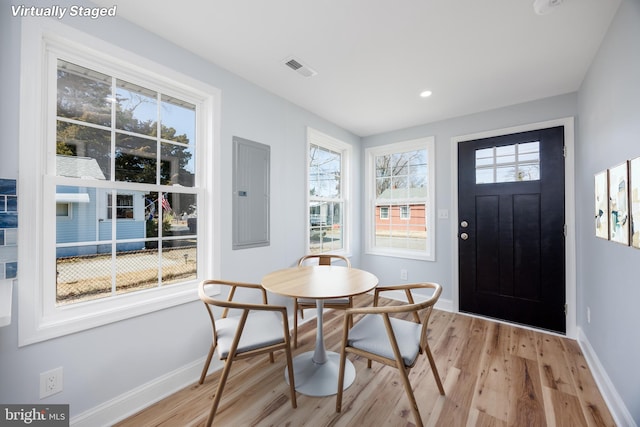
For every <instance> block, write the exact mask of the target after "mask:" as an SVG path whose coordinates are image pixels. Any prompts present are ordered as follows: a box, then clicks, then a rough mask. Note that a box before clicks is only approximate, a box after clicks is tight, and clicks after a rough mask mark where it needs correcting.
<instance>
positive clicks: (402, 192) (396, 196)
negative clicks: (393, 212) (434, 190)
mask: <svg viewBox="0 0 640 427" xmlns="http://www.w3.org/2000/svg"><path fill="white" fill-rule="evenodd" d="M427 195H428V189H427V187H416V188H387V189H386V190H384V191H383V192H382V194H380V196H378V199H388V200H407V199H424V198H425V197H427Z"/></svg>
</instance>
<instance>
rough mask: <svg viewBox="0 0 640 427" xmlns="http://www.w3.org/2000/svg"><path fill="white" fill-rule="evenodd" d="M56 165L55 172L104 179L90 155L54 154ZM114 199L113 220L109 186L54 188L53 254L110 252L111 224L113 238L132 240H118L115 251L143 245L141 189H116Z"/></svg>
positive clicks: (59, 255) (144, 222)
mask: <svg viewBox="0 0 640 427" xmlns="http://www.w3.org/2000/svg"><path fill="white" fill-rule="evenodd" d="M56 166H57V173H58V175H59V176H67V177H76V178H80V177H82V178H85V179H86V178H90V179H96V180H104V179H105V176H104V174H103V173H102V170H101V169H100V166H99V165H98V162H97V161H96V159H93V158H87V157H75V156H61V155H58V156H57V157H56ZM116 203H117V206H116V218H115V224H114V223H113V221H114V219H113V218H112V212H113V211H112V197H111V192H110V190H108V189H104V188H95V187H76V186H62V185H60V186H58V187H57V188H56V243H57V244H58V246H57V257H69V256H78V255H94V254H98V253H110V252H111V239H112V234H113V231H112V230H113V226H114V225H115V233H116V240H118V241H120V240H136V241H133V242H131V241H129V242H122V243H118V247H117V251H118V252H120V251H133V250H140V249H144V248H145V242H144V238H145V237H146V221H145V220H146V218H145V194H144V193H143V192H141V191H128V192H127V193H122V192H119V193H118V196H117V197H116ZM102 242H104V243H102Z"/></svg>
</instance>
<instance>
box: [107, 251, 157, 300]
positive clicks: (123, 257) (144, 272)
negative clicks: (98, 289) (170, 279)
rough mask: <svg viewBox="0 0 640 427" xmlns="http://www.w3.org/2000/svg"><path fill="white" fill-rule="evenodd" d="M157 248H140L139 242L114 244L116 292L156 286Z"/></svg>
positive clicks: (121, 292) (122, 292) (120, 292)
mask: <svg viewBox="0 0 640 427" xmlns="http://www.w3.org/2000/svg"><path fill="white" fill-rule="evenodd" d="M158 263H159V254H158V250H157V249H140V248H139V244H132V243H120V244H117V245H116V261H115V266H116V293H117V294H124V293H127V292H134V291H140V290H143V289H149V288H155V287H157V286H158Z"/></svg>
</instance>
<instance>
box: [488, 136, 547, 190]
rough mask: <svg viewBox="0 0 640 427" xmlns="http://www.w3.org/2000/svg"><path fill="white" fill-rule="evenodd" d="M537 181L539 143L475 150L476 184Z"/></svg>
mask: <svg viewBox="0 0 640 427" xmlns="http://www.w3.org/2000/svg"><path fill="white" fill-rule="evenodd" d="M539 179H540V143H539V141H534V142H527V143H523V144H512V145H506V146H500V147H491V148H483V149H481V150H476V184H491V183H499V182H516V181H533V180H539Z"/></svg>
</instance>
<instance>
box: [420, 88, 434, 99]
mask: <svg viewBox="0 0 640 427" xmlns="http://www.w3.org/2000/svg"><path fill="white" fill-rule="evenodd" d="M431 93H432V92H431V91H430V90H425V91H422V92H420V97H422V98H428V97H430V96H431Z"/></svg>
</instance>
